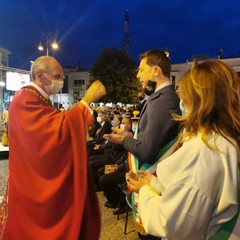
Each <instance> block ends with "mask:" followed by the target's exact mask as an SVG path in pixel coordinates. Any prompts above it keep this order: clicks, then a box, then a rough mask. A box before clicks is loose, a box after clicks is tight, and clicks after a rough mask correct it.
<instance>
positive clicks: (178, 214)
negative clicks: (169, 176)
mask: <svg viewBox="0 0 240 240" xmlns="http://www.w3.org/2000/svg"><path fill="white" fill-rule="evenodd" d="M212 208H213V204H212V202H211V200H210V199H209V198H208V197H207V196H204V195H203V194H201V193H200V192H199V191H198V190H197V189H196V188H194V186H191V185H180V184H175V185H171V186H169V187H168V188H167V189H166V191H165V192H164V194H163V196H160V195H158V194H157V193H156V191H153V190H152V188H151V187H149V186H147V185H144V186H143V187H142V188H141V189H140V192H139V205H138V211H139V215H140V217H141V219H142V222H143V226H144V229H145V231H146V232H147V233H148V234H151V235H154V236H159V237H168V238H172V239H184V240H190V239H191V240H192V239H194V240H197V239H206V238H205V236H204V235H205V232H206V229H207V226H208V223H209V220H210V219H211V213H212ZM199 223H201V224H199Z"/></svg>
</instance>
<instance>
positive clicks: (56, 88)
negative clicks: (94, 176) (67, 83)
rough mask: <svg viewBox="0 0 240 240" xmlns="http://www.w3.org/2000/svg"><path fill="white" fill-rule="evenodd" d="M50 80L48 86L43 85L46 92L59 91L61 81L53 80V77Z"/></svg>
mask: <svg viewBox="0 0 240 240" xmlns="http://www.w3.org/2000/svg"><path fill="white" fill-rule="evenodd" d="M51 81H52V84H51V85H49V86H46V85H45V89H46V92H47V93H48V94H56V93H59V92H60V91H61V90H62V88H63V81H59V80H54V79H52V80H51Z"/></svg>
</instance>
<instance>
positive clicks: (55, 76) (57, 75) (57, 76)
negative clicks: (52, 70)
mask: <svg viewBox="0 0 240 240" xmlns="http://www.w3.org/2000/svg"><path fill="white" fill-rule="evenodd" d="M53 77H54V79H62V80H64V79H65V78H66V76H64V75H61V74H54V75H53Z"/></svg>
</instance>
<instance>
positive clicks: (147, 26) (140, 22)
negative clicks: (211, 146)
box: [0, 0, 240, 70]
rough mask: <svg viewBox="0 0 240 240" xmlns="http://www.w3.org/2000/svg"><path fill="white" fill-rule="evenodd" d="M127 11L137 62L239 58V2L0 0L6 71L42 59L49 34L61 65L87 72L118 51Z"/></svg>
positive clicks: (23, 67)
mask: <svg viewBox="0 0 240 240" xmlns="http://www.w3.org/2000/svg"><path fill="white" fill-rule="evenodd" d="M126 9H128V10H129V37H130V43H131V48H130V55H131V56H132V58H134V59H135V60H136V61H138V55H139V54H140V53H142V52H144V51H146V50H149V49H153V48H162V49H168V50H169V52H170V55H171V60H172V62H173V63H181V62H185V61H187V60H191V56H192V55H197V54H209V56H210V57H212V58H216V57H217V55H218V50H219V49H220V48H222V49H223V50H224V52H223V53H222V56H223V57H230V56H232V57H233V56H239V53H240V41H239V38H240V36H239V35H240V17H239V15H240V2H239V0H228V1H219V0H208V1H207V0H202V1H199V0H165V1H164V0H162V1H161V0H120V1H119V0H118V1H117V0H116V1H114V0H98V1H97V0H95V1H93V0H1V1H0V46H3V47H5V48H7V49H8V50H9V51H11V52H12V54H11V55H10V61H9V66H10V67H15V68H21V69H26V70H28V69H29V66H30V64H29V62H30V60H34V59H35V58H37V57H38V56H40V55H41V54H42V53H41V52H39V51H38V50H37V45H38V43H39V41H40V38H41V35H42V34H43V33H50V32H54V33H56V36H57V39H58V41H59V44H60V49H59V51H58V52H56V53H55V54H54V56H55V57H56V58H57V59H58V60H59V61H60V62H61V64H62V65H64V66H70V65H79V64H80V65H81V66H82V67H85V68H90V67H91V65H92V63H93V62H95V61H96V60H97V58H98V56H99V54H100V53H101V52H102V51H103V50H104V49H105V48H108V47H115V48H118V49H120V48H121V47H122V44H123V39H124V14H125V10H126ZM42 40H43V42H44V43H45V42H46V40H45V39H44V38H43V39H42ZM50 55H51V54H50Z"/></svg>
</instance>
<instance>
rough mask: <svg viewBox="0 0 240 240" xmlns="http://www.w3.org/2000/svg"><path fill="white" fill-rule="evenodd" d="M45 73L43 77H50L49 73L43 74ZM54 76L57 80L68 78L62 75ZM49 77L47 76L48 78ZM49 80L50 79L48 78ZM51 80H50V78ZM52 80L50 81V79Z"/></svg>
mask: <svg viewBox="0 0 240 240" xmlns="http://www.w3.org/2000/svg"><path fill="white" fill-rule="evenodd" d="M42 73H43V75H44V76H46V75H48V76H49V74H48V73H44V72H42ZM52 76H53V79H56V80H60V79H61V80H64V79H65V78H66V76H64V75H61V74H54V75H52ZM46 77H47V76H46ZM47 78H48V77H47ZM48 79H49V78H48ZM49 80H50V79H49Z"/></svg>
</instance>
